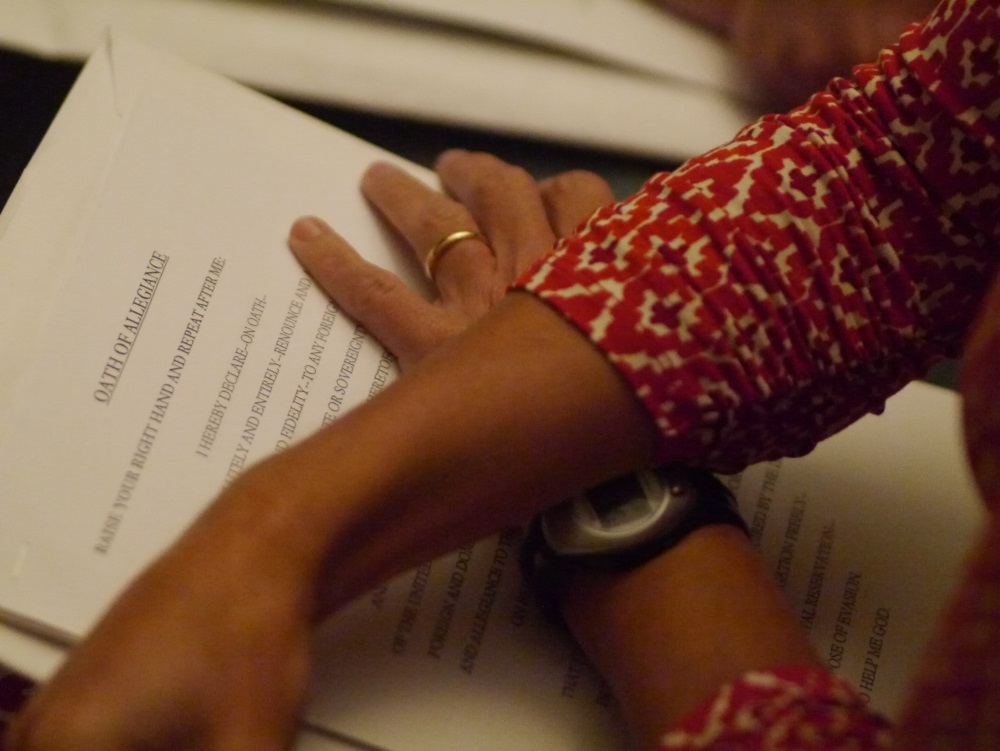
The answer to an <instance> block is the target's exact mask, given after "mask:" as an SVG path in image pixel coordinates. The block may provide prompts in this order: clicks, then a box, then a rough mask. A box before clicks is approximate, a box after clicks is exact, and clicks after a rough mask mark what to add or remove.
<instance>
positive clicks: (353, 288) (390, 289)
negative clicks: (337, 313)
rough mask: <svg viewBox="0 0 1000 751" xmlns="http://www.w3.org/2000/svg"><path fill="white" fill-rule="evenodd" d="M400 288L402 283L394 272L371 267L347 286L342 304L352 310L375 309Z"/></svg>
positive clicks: (396, 293) (393, 295) (394, 294)
mask: <svg viewBox="0 0 1000 751" xmlns="http://www.w3.org/2000/svg"><path fill="white" fill-rule="evenodd" d="M402 288H403V283H402V282H401V281H400V280H399V279H398V278H397V277H396V276H395V275H394V274H392V273H390V272H388V271H386V270H385V269H380V268H378V267H372V268H371V269H369V270H368V271H366V273H364V274H359V275H358V277H357V278H356V279H355V280H354V281H353V282H352V283H351V284H349V285H348V286H347V290H346V294H345V297H346V299H345V300H344V304H345V306H347V307H349V308H351V309H352V310H353V311H370V310H377V309H379V308H380V307H382V306H383V305H384V304H385V301H386V300H387V299H391V298H393V297H395V296H396V295H398V294H399V293H400V291H401V290H402Z"/></svg>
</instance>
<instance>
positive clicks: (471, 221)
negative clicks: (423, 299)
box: [361, 163, 496, 300]
mask: <svg viewBox="0 0 1000 751" xmlns="http://www.w3.org/2000/svg"><path fill="white" fill-rule="evenodd" d="M361 192H362V193H363V194H364V196H365V198H367V199H368V200H369V201H370V202H371V204H372V206H374V207H375V209H376V210H377V211H378V213H379V214H380V215H381V216H382V218H383V219H385V221H386V222H388V223H389V225H390V226H392V227H393V228H394V229H395V230H396V232H398V233H399V235H400V236H401V237H402V238H403V240H404V241H405V242H406V244H407V245H409V247H410V248H411V249H412V250H413V253H414V255H415V256H416V258H417V261H418V262H420V263H421V264H422V265H424V266H425V268H426V267H427V266H428V264H427V261H428V254H429V253H430V252H431V249H432V248H434V247H435V246H436V245H437V244H438V243H439V242H440V241H441V240H442V239H443V238H445V237H447V236H449V235H451V234H452V233H454V232H458V231H462V230H465V231H469V232H472V233H475V237H479V236H480V235H481V232H480V229H479V225H478V224H477V222H476V219H475V218H474V217H473V215H472V214H471V213H470V212H469V210H468V209H467V208H466V207H465V206H464V205H462V204H461V203H459V202H457V201H454V200H452V199H451V198H449V197H448V196H446V195H444V194H443V193H441V192H440V191H437V190H434V189H433V188H430V187H429V186H427V185H425V184H424V183H422V182H420V181H419V180H417V179H416V178H414V177H413V176H412V175H410V174H408V173H406V172H404V171H403V170H401V169H399V168H397V167H395V166H393V165H390V164H383V163H377V164H374V165H372V166H371V167H370V168H369V169H368V170H367V171H366V172H365V174H364V176H363V177H362V180H361ZM475 237H474V238H472V239H465V240H461V241H459V242H456V243H454V244H453V245H451V246H450V247H449V248H448V250H447V252H445V253H442V254H441V255H439V256H438V258H437V261H436V262H435V263H434V264H433V266H434V268H433V271H434V282H435V283H436V285H437V287H438V291H439V293H440V294H441V296H442V298H444V299H445V300H457V299H463V298H464V299H469V298H471V297H473V296H476V295H479V294H482V292H481V291H483V290H489V289H491V288H492V287H493V286H495V281H494V277H495V275H496V262H495V259H494V255H493V250H492V249H491V248H490V246H489V245H488V244H487V243H486V242H485V241H484V240H482V239H475ZM445 269H447V271H445Z"/></svg>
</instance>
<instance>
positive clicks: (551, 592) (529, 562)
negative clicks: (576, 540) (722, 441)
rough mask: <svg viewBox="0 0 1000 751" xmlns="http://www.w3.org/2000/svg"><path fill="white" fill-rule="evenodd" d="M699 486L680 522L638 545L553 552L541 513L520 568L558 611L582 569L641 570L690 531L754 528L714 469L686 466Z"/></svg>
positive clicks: (529, 533) (523, 550) (527, 535)
mask: <svg viewBox="0 0 1000 751" xmlns="http://www.w3.org/2000/svg"><path fill="white" fill-rule="evenodd" d="M685 472H686V476H687V479H688V480H689V481H690V482H691V484H692V485H693V486H694V487H695V490H696V493H697V499H696V501H695V502H694V504H692V507H691V508H690V509H689V510H688V511H687V513H686V514H685V515H684V517H682V518H681V519H680V520H679V521H678V523H677V524H676V525H675V526H674V527H673V528H672V529H670V530H668V531H666V532H664V533H663V534H662V535H661V536H659V537H655V538H653V539H651V540H647V541H645V542H643V543H639V544H636V545H634V546H631V547H629V548H628V549H626V550H619V551H615V552H605V553H589V554H588V553H582V554H562V553H558V552H556V551H555V550H553V548H552V546H551V545H549V543H548V541H547V540H546V538H545V533H544V530H543V526H542V516H541V515H540V516H537V517H535V519H533V520H532V522H531V524H530V525H529V526H528V529H527V530H526V533H525V537H524V543H523V545H522V547H521V554H520V564H521V572H522V574H523V575H524V577H525V579H526V580H527V581H528V582H530V583H531V584H532V586H533V587H534V588H535V590H536V593H537V594H538V595H539V597H540V600H541V602H542V603H543V606H544V607H546V608H547V609H549V608H551V609H554V608H553V607H552V606H553V605H554V598H555V596H556V595H557V594H558V592H559V590H560V589H561V588H562V587H563V585H564V584H565V583H566V581H567V580H568V579H569V578H570V577H571V576H574V575H578V574H580V573H588V572H590V573H594V572H605V573H615V572H622V571H628V570H629V569H632V568H637V567H638V566H641V565H642V564H644V563H646V562H647V561H650V560H652V559H653V558H656V557H658V556H659V555H661V554H663V553H665V552H666V551H668V550H670V549H671V548H673V547H674V546H675V545H677V544H678V543H679V542H680V541H681V540H683V539H684V538H685V537H687V536H688V535H689V534H691V532H693V531H694V530H696V529H700V528H701V527H705V526H708V525H712V524H728V525H731V526H734V527H737V528H738V529H740V530H742V531H743V533H744V534H746V535H747V536H749V534H750V531H749V529H748V527H747V524H746V522H745V521H744V519H743V517H742V516H740V513H739V511H738V510H737V508H736V499H735V498H734V496H733V494H732V492H731V491H730V490H729V489H728V488H727V487H726V486H725V485H723V484H722V482H721V481H720V480H719V479H718V478H717V477H716V476H715V475H713V474H712V473H711V472H709V471H707V470H703V469H693V468H692V469H685Z"/></svg>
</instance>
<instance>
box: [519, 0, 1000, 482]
mask: <svg viewBox="0 0 1000 751" xmlns="http://www.w3.org/2000/svg"><path fill="white" fill-rule="evenodd" d="M998 27H1000V23H998V20H997V8H996V7H995V4H994V3H991V2H986V1H985V0H980V1H979V2H974V3H970V4H966V3H963V2H952V3H949V4H945V5H944V6H942V7H941V8H940V9H939V10H938V11H937V12H936V14H935V15H933V16H932V17H931V19H930V20H929V21H928V23H927V24H926V25H925V26H924V27H922V28H920V27H915V28H914V29H913V30H911V31H909V32H908V33H907V34H905V35H904V37H903V39H902V40H901V43H900V45H899V47H898V48H897V49H893V50H889V51H886V52H884V53H883V54H882V56H881V59H880V62H879V64H878V65H877V66H875V65H871V66H863V67H861V68H859V69H857V73H856V77H855V80H854V81H851V82H849V81H846V80H838V81H836V82H835V83H834V84H833V85H832V86H831V87H830V89H829V90H828V91H826V92H823V93H821V94H818V95H817V96H815V97H813V99H812V100H811V101H810V102H809V103H808V104H807V105H805V106H804V107H802V108H800V109H798V110H795V111H793V112H792V113H790V114H788V115H783V116H770V117H766V118H764V119H763V120H761V121H759V122H758V123H756V124H754V125H751V126H750V127H748V128H747V129H745V130H744V131H743V132H742V133H741V134H740V135H739V136H738V137H737V138H736V139H735V140H734V141H732V142H731V143H729V144H727V145H724V146H721V147H720V148H718V149H716V150H714V151H712V152H709V153H708V154H706V155H705V156H703V157H700V158H698V159H694V160H692V161H691V162H689V163H687V164H686V165H684V166H683V167H681V168H680V169H678V170H677V171H676V172H674V173H672V174H662V175H658V176H656V177H654V178H653V179H652V180H650V181H649V182H648V183H647V184H646V185H645V186H644V187H643V189H642V190H641V191H640V192H639V193H638V194H637V195H636V196H634V197H633V198H631V199H629V200H627V201H625V202H623V203H620V204H618V205H616V206H614V207H612V208H609V209H607V210H605V211H603V212H600V213H598V214H597V215H596V216H595V218H594V219H593V220H592V221H591V222H590V224H589V225H588V226H587V227H586V228H585V229H584V230H583V231H582V232H580V233H579V234H577V235H576V236H575V237H573V238H571V239H568V240H566V241H565V242H563V243H562V245H561V246H560V247H559V248H558V249H557V252H556V253H554V254H552V255H550V256H549V257H547V258H546V259H543V261H542V262H541V263H540V264H538V265H536V266H535V267H534V268H533V269H531V270H529V272H528V273H527V274H526V275H525V277H523V278H522V280H521V285H522V286H523V287H525V288H527V289H528V290H530V291H532V292H534V293H535V294H537V295H539V296H540V297H541V298H542V299H544V300H545V301H547V302H548V303H549V304H551V305H553V306H554V307H555V308H557V309H558V310H560V311H561V312H562V313H563V314H564V315H566V316H567V317H568V318H569V320H571V321H572V322H573V323H575V324H576V325H577V326H579V327H580V328H581V329H582V330H583V331H584V332H585V333H586V334H587V336H589V337H590V338H591V339H592V340H593V341H594V342H595V343H596V344H597V345H598V346H599V347H601V348H602V349H603V350H604V351H605V352H606V353H607V355H608V357H609V358H610V359H611V361H612V363H613V364H614V365H615V366H616V367H617V368H618V369H619V370H620V371H621V372H622V374H623V375H624V376H625V377H626V378H627V379H628V380H629V381H630V382H631V384H632V386H633V388H634V390H635V393H636V394H637V395H638V396H639V397H640V398H641V399H642V400H643V402H644V403H645V404H646V406H647V408H648V410H649V413H650V414H651V415H652V416H653V418H654V419H655V421H656V424H657V426H658V428H659V431H660V437H661V442H660V445H659V447H658V457H659V458H661V459H664V460H667V459H670V460H691V461H697V462H699V463H706V462H707V463H709V464H711V465H712V466H714V467H716V468H718V469H723V470H735V469H739V468H741V467H743V466H745V465H746V464H749V463H752V462H757V461H761V460H765V459H771V458H776V457H779V456H791V455H799V454H802V453H805V452H808V451H809V450H810V449H811V448H812V447H813V446H814V445H815V443H816V442H817V441H818V440H819V439H821V438H823V437H826V436H827V435H829V434H831V433H833V432H836V431H837V430H839V429H841V428H843V427H844V426H845V425H846V424H848V423H850V422H852V421H854V420H855V419H857V418H858V417H860V416H861V415H863V414H865V413H866V412H869V411H877V410H878V409H879V408H880V406H881V405H882V403H883V401H884V399H885V397H886V396H888V395H889V394H891V393H893V392H894V391H896V390H898V389H899V388H900V387H902V386H903V385H904V384H905V383H906V382H908V381H909V380H912V379H913V378H914V377H916V376H919V375H921V374H923V373H924V372H925V371H926V368H927V367H928V366H929V365H930V364H931V363H933V362H934V361H935V360H937V359H939V358H941V357H942V356H951V355H954V354H956V353H957V352H958V350H959V348H960V345H961V341H962V337H963V334H964V332H965V331H966V330H967V328H968V327H969V324H970V318H971V317H972V316H973V314H974V313H975V310H976V307H977V304H978V301H979V300H981V299H982V297H983V295H984V294H985V291H986V285H987V282H988V279H989V276H990V274H989V272H990V270H991V269H992V268H993V267H994V266H995V265H996V263H997V260H998V255H1000V254H998V250H997V237H998V236H1000V226H998V221H1000V219H998V218H1000V197H998V195H997V191H996V186H997V184H998V183H1000V150H998V145H997V142H996V133H997V131H998V128H1000V125H998V122H1000V111H998V110H997V106H996V102H997V101H998V99H1000V77H998V76H997V75H995V74H996V70H997V54H998V53H997V47H996V37H997V34H998V33H1000V28H998Z"/></svg>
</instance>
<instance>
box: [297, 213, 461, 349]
mask: <svg viewBox="0 0 1000 751" xmlns="http://www.w3.org/2000/svg"><path fill="white" fill-rule="evenodd" d="M289 247H290V248H291V249H292V253H293V254H294V255H295V257H296V258H297V259H298V261H299V263H301V264H302V267H303V268H304V269H305V270H306V271H307V272H309V274H310V275H311V276H312V277H313V278H314V279H315V280H316V283H317V284H319V285H320V287H322V288H323V290H324V291H325V292H326V293H327V295H329V296H330V298H331V299H333V300H334V301H335V302H336V303H337V305H339V306H340V308H341V309H342V310H343V311H344V312H345V313H347V315H349V316H350V317H351V318H353V319H354V320H356V321H359V322H360V323H362V324H363V325H364V326H365V327H366V328H367V329H368V330H369V331H370V332H371V333H372V334H373V335H374V336H375V338H376V339H378V340H379V341H380V342H382V344H384V345H385V346H386V347H387V348H388V349H389V350H390V351H391V352H392V353H393V354H395V355H396V357H397V358H399V361H400V366H401V367H402V368H403V369H406V368H407V367H408V366H409V365H411V364H413V363H414V362H415V361H416V360H418V359H420V357H422V356H423V355H424V354H426V353H427V352H429V351H430V350H432V349H434V348H435V347H437V346H438V345H439V344H440V343H441V342H443V341H444V340H445V339H447V338H448V337H449V336H451V335H452V334H454V333H455V332H456V330H457V328H458V324H457V323H456V322H455V321H454V320H452V319H451V318H449V316H448V315H446V313H445V312H444V311H442V310H441V309H440V308H438V307H436V306H434V305H432V304H431V303H429V302H427V301H426V300H424V299H423V298H422V297H420V296H419V295H418V294H417V293H416V292H414V291H413V290H411V289H410V288H409V287H407V286H406V285H405V284H403V282H401V281H400V280H399V278H398V277H396V276H395V275H394V274H392V273H390V272H388V271H386V270H385V269H382V268H380V267H378V266H375V265H374V264H371V263H368V262H367V261H365V260H364V259H363V258H362V257H361V256H360V255H358V253H357V252H356V251H355V250H354V249H353V248H352V247H351V246H350V245H349V244H348V243H347V241H346V240H344V239H343V238H342V237H341V236H340V235H338V234H337V233H336V232H334V231H333V230H332V229H331V228H330V227H329V226H328V225H327V224H326V223H325V222H323V221H322V220H320V219H316V218H315V217H303V218H302V219H299V220H298V221H297V222H295V224H294V225H292V231H291V235H290V236H289Z"/></svg>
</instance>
